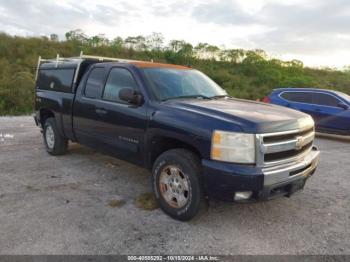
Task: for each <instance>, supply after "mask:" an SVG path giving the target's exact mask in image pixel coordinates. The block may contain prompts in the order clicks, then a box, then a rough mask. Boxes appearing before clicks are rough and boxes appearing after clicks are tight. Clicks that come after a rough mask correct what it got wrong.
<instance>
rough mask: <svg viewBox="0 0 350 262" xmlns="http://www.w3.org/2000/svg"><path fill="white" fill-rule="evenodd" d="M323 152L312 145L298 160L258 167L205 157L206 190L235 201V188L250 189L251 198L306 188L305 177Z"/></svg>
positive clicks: (311, 172) (311, 173)
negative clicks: (308, 151) (306, 153)
mask: <svg viewBox="0 0 350 262" xmlns="http://www.w3.org/2000/svg"><path fill="white" fill-rule="evenodd" d="M319 154H320V152H319V151H318V150H317V148H316V147H313V148H312V150H311V151H310V153H309V154H308V155H306V156H305V157H304V158H302V159H301V160H299V161H297V162H293V163H289V164H284V165H279V166H274V167H269V168H259V167H255V166H250V165H237V164H230V163H223V162H218V161H211V160H203V161H202V166H203V175H204V181H205V190H206V193H207V195H208V196H209V197H210V198H216V199H221V200H227V201H233V200H234V194H235V193H236V192H242V191H251V192H252V193H253V194H252V197H251V198H250V199H249V200H250V201H251V200H253V201H254V200H269V199H272V198H275V197H278V196H290V195H291V194H293V193H294V192H296V191H298V190H301V189H303V187H304V185H305V182H306V180H307V179H308V178H309V177H310V176H311V175H313V174H314V172H315V170H316V168H317V165H318V161H319Z"/></svg>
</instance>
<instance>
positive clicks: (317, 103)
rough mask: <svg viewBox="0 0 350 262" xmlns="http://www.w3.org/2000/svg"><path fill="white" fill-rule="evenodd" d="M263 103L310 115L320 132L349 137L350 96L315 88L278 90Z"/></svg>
mask: <svg viewBox="0 0 350 262" xmlns="http://www.w3.org/2000/svg"><path fill="white" fill-rule="evenodd" d="M263 101H264V102H267V103H272V104H276V105H281V106H285V107H289V108H292V109H295V110H299V111H302V112H304V113H307V114H309V115H311V116H312V117H313V119H314V121H315V124H316V129H317V130H318V131H320V132H327V133H338V134H345V135H350V96H349V95H347V94H344V93H342V92H337V91H333V90H324V89H316V88H278V89H275V90H274V91H273V92H272V93H271V94H270V95H269V96H268V97H265V98H264V99H263Z"/></svg>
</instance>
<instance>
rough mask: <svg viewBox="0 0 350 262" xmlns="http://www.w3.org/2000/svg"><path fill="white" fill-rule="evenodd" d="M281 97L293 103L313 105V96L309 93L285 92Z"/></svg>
mask: <svg viewBox="0 0 350 262" xmlns="http://www.w3.org/2000/svg"><path fill="white" fill-rule="evenodd" d="M281 96H282V97H283V98H284V99H286V100H288V101H291V102H297V103H307V104H311V103H312V95H311V93H309V92H283V93H282V94H281Z"/></svg>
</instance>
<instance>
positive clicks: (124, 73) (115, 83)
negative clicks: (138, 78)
mask: <svg viewBox="0 0 350 262" xmlns="http://www.w3.org/2000/svg"><path fill="white" fill-rule="evenodd" d="M125 87H129V88H132V89H137V84H136V82H135V79H134V78H133V76H132V74H131V73H130V72H129V71H128V70H126V69H124V68H113V69H112V70H111V72H110V74H109V76H108V79H107V82H106V87H105V91H104V93H103V99H105V100H108V101H113V102H123V103H124V101H121V100H120V99H119V91H120V90H121V89H122V88H125Z"/></svg>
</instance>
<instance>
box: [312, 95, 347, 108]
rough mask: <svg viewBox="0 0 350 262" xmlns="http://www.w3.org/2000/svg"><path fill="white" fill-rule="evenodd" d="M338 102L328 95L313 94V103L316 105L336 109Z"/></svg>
mask: <svg viewBox="0 0 350 262" xmlns="http://www.w3.org/2000/svg"><path fill="white" fill-rule="evenodd" d="M339 102H340V101H339V100H338V99H337V98H335V97H334V96H331V95H328V94H324V93H314V94H313V103H314V104H316V105H322V106H333V107H337V106H338V104H339Z"/></svg>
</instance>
